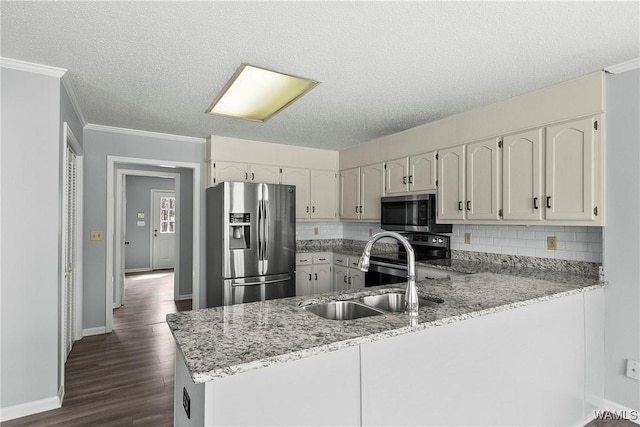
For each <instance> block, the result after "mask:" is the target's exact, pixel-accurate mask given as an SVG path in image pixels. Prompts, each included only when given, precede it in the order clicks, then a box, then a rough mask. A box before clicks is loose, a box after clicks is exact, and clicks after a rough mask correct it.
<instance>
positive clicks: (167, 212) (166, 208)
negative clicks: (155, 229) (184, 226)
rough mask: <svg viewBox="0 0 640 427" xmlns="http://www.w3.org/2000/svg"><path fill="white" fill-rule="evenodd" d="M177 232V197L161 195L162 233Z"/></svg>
mask: <svg viewBox="0 0 640 427" xmlns="http://www.w3.org/2000/svg"><path fill="white" fill-rule="evenodd" d="M175 232H176V198H175V197H160V233H175Z"/></svg>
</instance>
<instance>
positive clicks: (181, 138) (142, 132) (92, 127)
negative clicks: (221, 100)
mask: <svg viewBox="0 0 640 427" xmlns="http://www.w3.org/2000/svg"><path fill="white" fill-rule="evenodd" d="M84 129H85V130H97V131H101V132H113V133H123V134H125V135H133V136H145V137H148V138H162V139H170V140H172V141H183V142H195V143H199V144H204V143H205V142H207V140H206V139H205V138H196V137H194V136H183V135H172V134H169V133H158V132H150V131H146V130H137V129H127V128H118V127H114V126H105V125H95V124H93V123H89V124H87V125H86V126H85V127H84Z"/></svg>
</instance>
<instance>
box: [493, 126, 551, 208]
mask: <svg viewBox="0 0 640 427" xmlns="http://www.w3.org/2000/svg"><path fill="white" fill-rule="evenodd" d="M542 164H543V163H542V128H540V129H534V130H530V131H527V132H521V133H517V134H514V135H509V136H505V137H504V143H503V149H502V173H503V174H504V175H503V177H502V197H503V199H502V209H503V218H504V219H505V220H541V219H542V211H543V210H544V208H543V207H542V203H543V198H542V193H541V191H542V177H543V173H542Z"/></svg>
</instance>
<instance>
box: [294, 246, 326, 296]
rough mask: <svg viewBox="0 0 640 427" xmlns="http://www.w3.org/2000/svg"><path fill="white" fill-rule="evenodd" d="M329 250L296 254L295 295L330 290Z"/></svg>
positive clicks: (320, 292)
mask: <svg viewBox="0 0 640 427" xmlns="http://www.w3.org/2000/svg"><path fill="white" fill-rule="evenodd" d="M331 260H332V254H331V252H318V253H304V254H296V296H304V295H314V294H323V293H327V292H331V289H332V286H331V282H332V268H331Z"/></svg>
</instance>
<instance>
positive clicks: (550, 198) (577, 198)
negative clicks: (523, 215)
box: [544, 118, 596, 220]
mask: <svg viewBox="0 0 640 427" xmlns="http://www.w3.org/2000/svg"><path fill="white" fill-rule="evenodd" d="M594 120H595V119H594V118H586V119H581V120H576V121H573V122H570V123H562V124H559V125H556V126H549V127H548V128H547V156H546V177H547V180H546V189H547V193H546V197H545V201H544V203H545V206H546V212H545V214H546V218H547V219H548V220H593V219H594V214H595V213H594V207H595V205H594V181H593V177H594V150H595V135H594V134H595V132H596V129H595V127H596V126H595V125H594Z"/></svg>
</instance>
